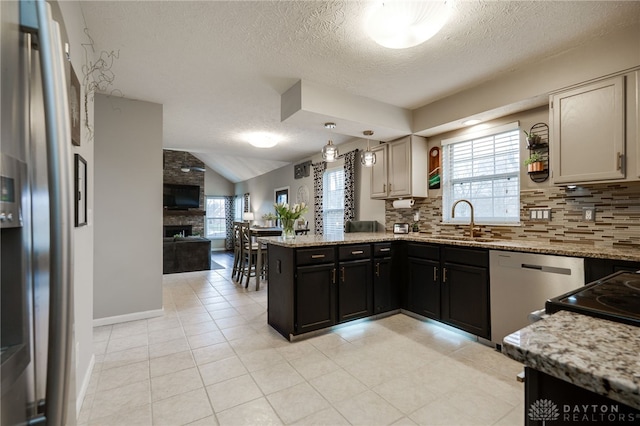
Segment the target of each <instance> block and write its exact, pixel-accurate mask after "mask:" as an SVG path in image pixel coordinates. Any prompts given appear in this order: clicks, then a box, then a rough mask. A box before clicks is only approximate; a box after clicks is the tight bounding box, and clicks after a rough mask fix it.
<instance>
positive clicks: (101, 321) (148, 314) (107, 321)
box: [93, 308, 164, 327]
mask: <svg viewBox="0 0 640 426" xmlns="http://www.w3.org/2000/svg"><path fill="white" fill-rule="evenodd" d="M162 315H164V308H162V309H154V310H153V311H144V312H134V313H131V314H125V315H116V316H114V317H106V318H96V319H94V320H93V326H94V327H99V326H101V325H111V324H118V323H121V322H129V321H136V320H141V319H147V318H155V317H161V316H162Z"/></svg>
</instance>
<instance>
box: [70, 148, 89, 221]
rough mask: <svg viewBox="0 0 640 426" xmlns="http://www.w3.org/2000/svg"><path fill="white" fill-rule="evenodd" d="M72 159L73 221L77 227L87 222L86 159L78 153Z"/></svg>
mask: <svg viewBox="0 0 640 426" xmlns="http://www.w3.org/2000/svg"><path fill="white" fill-rule="evenodd" d="M74 159H75V161H74V168H73V169H74V176H75V183H74V191H73V192H74V195H75V215H74V218H75V220H74V223H75V226H76V227H79V226H84V225H86V224H87V161H86V160H85V159H84V158H82V156H81V155H80V154H75V155H74Z"/></svg>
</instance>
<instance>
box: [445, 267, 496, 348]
mask: <svg viewBox="0 0 640 426" xmlns="http://www.w3.org/2000/svg"><path fill="white" fill-rule="evenodd" d="M441 319H442V321H444V322H446V323H447V324H450V325H453V326H454V327H458V328H461V329H462V330H465V331H468V332H469V333H472V334H475V335H476V336H480V337H484V338H485V339H490V338H491V334H490V332H489V321H490V319H489V273H488V269H487V268H483V267H478V266H468V265H459V264H455V263H448V262H444V263H443V269H442V318H441Z"/></svg>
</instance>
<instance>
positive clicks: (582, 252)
mask: <svg viewBox="0 0 640 426" xmlns="http://www.w3.org/2000/svg"><path fill="white" fill-rule="evenodd" d="M259 240H260V241H262V242H265V243H269V244H275V245H279V246H284V247H292V248H296V247H317V246H326V245H341V244H358V243H372V242H384V241H396V240H400V241H415V242H424V243H435V244H448V245H455V246H463V247H483V248H488V249H492V250H507V251H520V252H526V253H540V254H552V255H558V256H574V257H591V258H598V259H616V260H629V261H634V262H640V250H631V249H617V248H613V247H610V246H604V245H603V246H586V245H584V244H571V243H560V242H540V241H530V240H499V239H495V240H494V239H487V238H478V239H475V240H470V239H468V238H465V237H460V239H451V237H444V236H438V235H431V234H426V233H409V234H393V233H390V232H356V233H347V234H342V233H340V234H334V235H298V236H296V238H295V239H294V240H291V241H284V240H283V239H282V238H281V237H260V238H259Z"/></svg>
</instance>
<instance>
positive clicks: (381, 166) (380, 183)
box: [371, 145, 387, 198]
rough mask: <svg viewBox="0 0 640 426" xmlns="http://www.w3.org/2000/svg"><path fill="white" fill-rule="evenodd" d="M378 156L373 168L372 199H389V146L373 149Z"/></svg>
mask: <svg viewBox="0 0 640 426" xmlns="http://www.w3.org/2000/svg"><path fill="white" fill-rule="evenodd" d="M371 151H373V152H375V154H376V164H374V165H373V167H371V198H387V146H386V145H378V146H376V147H373V148H371Z"/></svg>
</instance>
